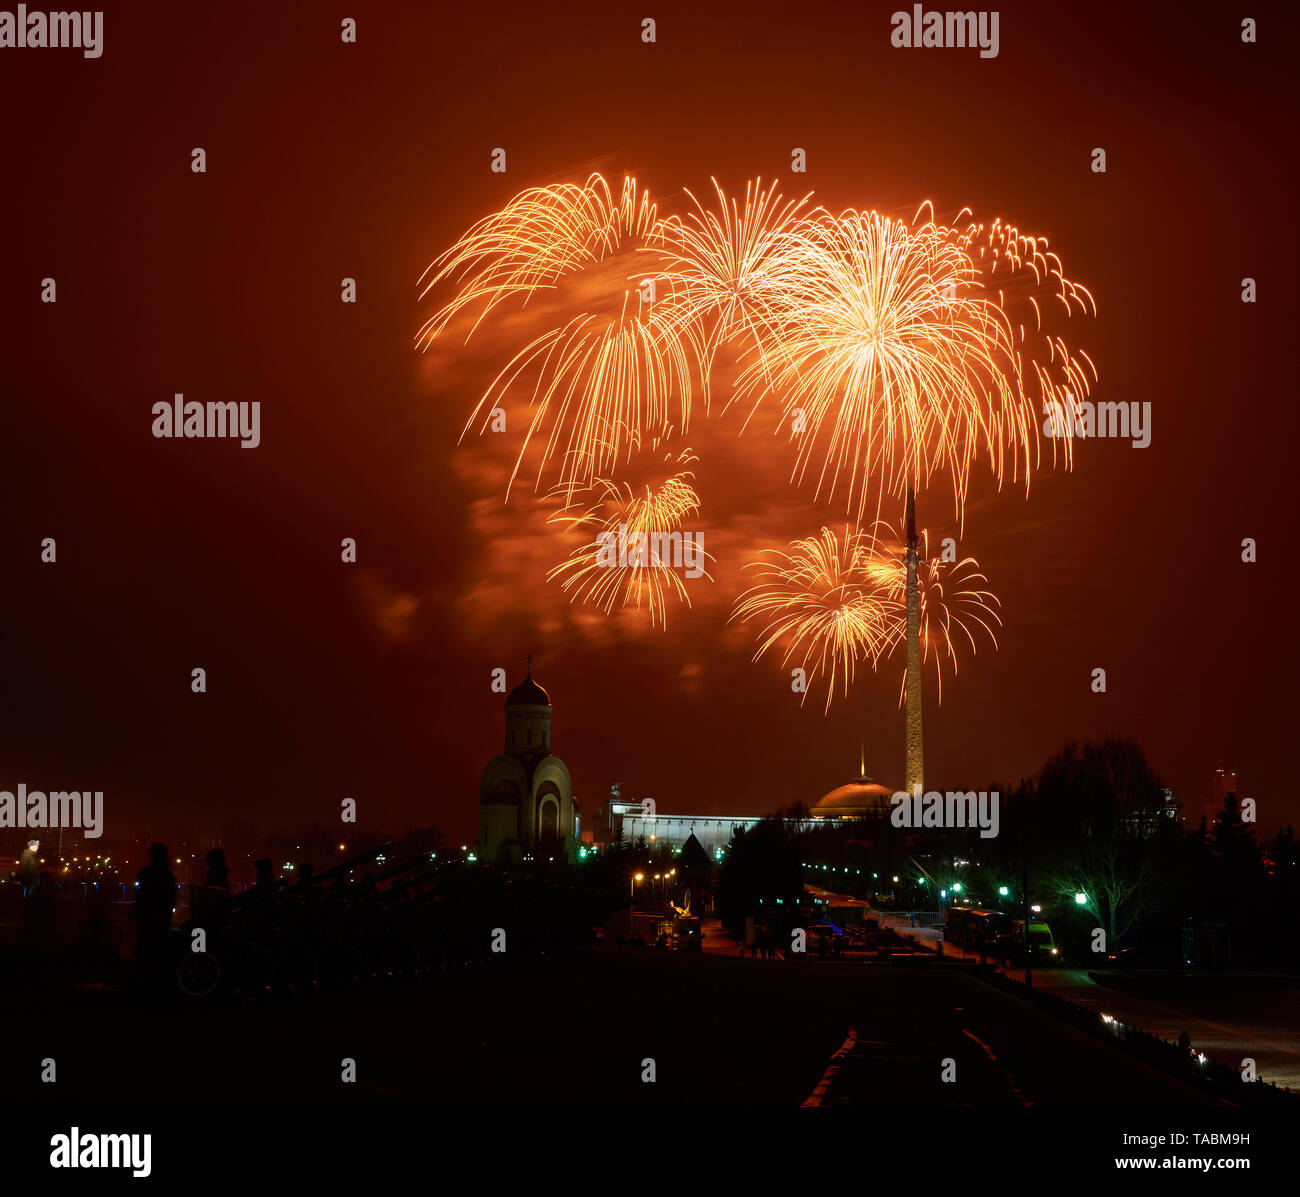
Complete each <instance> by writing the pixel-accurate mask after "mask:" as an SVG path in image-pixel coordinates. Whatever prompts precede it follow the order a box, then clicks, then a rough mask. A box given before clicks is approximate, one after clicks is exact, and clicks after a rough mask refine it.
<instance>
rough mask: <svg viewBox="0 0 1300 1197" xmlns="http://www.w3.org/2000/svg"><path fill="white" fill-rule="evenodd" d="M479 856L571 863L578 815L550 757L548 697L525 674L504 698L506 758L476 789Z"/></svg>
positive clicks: (561, 771) (560, 768)
mask: <svg viewBox="0 0 1300 1197" xmlns="http://www.w3.org/2000/svg"><path fill="white" fill-rule="evenodd" d="M478 809H479V815H478V827H479V852H480V854H481V856H482V858H483V859H485V860H493V861H519V860H522V859H523V858H525V857H527V856H534V857H548V856H555V857H561V856H563V857H566V858H572V857H573V856H574V855H575V853H576V852H577V847H578V838H579V836H580V835H581V833H582V828H581V819H582V810H581V807H580V806H579V805H578V800H577V799H576V798H575V797H574V796H573V783H572V781H571V779H570V777H569V769H568V766H567V765H565V763H564V762H563V761H562V760H560V758H559V757H558V756H555V755H554V754H553V753H552V752H551V697H550V695H549V694H547V693H546V691H545V690H543V689H542V687H541V686H539V685H538V684H537V683H536V682H535V681H533V666H532V658H531V657H530V658H529V659H528V674H527V676H526V677H525V678H524V680H523V681H522V682H520V683H519V685H517V686H516V687H515V688H514V689H513V690H511V691H510V693H509V694H508V695H506V743H505V752H503V753H502V754H501V755H500V756H496V757H493V758H492V760H491V761H489V762H488V765H487V767H486V768H485V769H484V770H483V779H482V781H481V782H480V783H479V808H478Z"/></svg>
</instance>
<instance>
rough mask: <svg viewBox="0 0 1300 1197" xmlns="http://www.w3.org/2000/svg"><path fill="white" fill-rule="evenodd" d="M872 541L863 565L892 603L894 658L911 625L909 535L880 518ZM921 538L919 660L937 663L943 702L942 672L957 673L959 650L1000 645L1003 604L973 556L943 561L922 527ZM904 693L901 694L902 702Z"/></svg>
mask: <svg viewBox="0 0 1300 1197" xmlns="http://www.w3.org/2000/svg"><path fill="white" fill-rule="evenodd" d="M868 540H869V543H870V545H871V550H870V553H869V555H868V559H867V561H866V564H865V567H864V569H865V574H866V577H867V578H868V579H869V580H870V581H871V583H872V584H874V585H875V586H876V587H878V588H879V593H880V595H881V596H882V598H883V599H884V601H885V603H886V605H887V607H888V612H889V614H888V622H889V646H888V649H887V650H886V652H885V653H884V654H883V656H882V659H890V658H892V657H893V656H894V653H895V652H896V651H898V650H900V649H901V648H902V647H903V645H904V637H905V634H906V629H907V536H906V533H905V532H904V531H903V530H902V529H901V528H896V527H894V526H893V525H891V524H887V523H879V524H877V525H875V527H873V528H872V530H871V532H870V533H869V535H868ZM918 540H919V545H918V553H917V555H918V557H919V561H918V563H917V595H918V598H919V599H920V616H921V626H920V641H921V661H922V663H923V664H928V665H932V666H933V669H934V673H935V681H936V683H937V685H938V697H939V701H940V702H942V701H943V675H944V671H945V669H948V668H951V670H952V672H953V673H954V674H956V673H957V666H958V661H959V653H964V652H965V651H966V650H967V649H969V651H970V653H971V655H972V656H973V655H974V654H975V652H976V651H977V647H978V642H979V640H981V639H983V638H985V637H987V638H988V639H989V640H990V641H991V642H992V645H993V647H994V649H996V648H997V644H998V642H997V633H996V632H995V630H994V629H995V627H1001V626H1002V618H1001V616H1000V615H999V614H998V611H999V609H1000V608H1001V605H1002V604H1001V602H1000V601H999V600H998V597H997V595H996V594H994V593H993V591H992V590H991V589H989V585H988V578H987V577H986V576H985V575H984V574H983V573H982V572H981V570H980V568H979V562H978V561H976V560H975V558H974V557H962V558H960V559H957V558H953V559H952V560H945V557H944V554H942V553H940V554H937V555H933V554H931V552H930V538H929V533H928V532H926V531H924V530H922V531H921V533H920V534H919V536H918ZM905 684H906V673H905V674H904V685H905ZM901 698H902V696H901V693H900V703H901Z"/></svg>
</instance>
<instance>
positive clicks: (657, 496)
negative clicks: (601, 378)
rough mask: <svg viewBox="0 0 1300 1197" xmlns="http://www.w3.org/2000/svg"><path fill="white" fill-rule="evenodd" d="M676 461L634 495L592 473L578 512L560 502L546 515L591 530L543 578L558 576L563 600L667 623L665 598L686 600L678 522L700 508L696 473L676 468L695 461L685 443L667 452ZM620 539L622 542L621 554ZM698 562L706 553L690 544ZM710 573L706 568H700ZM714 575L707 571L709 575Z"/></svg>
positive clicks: (564, 495)
mask: <svg viewBox="0 0 1300 1197" xmlns="http://www.w3.org/2000/svg"><path fill="white" fill-rule="evenodd" d="M667 460H668V461H670V462H671V463H672V465H673V467H674V472H673V473H671V474H670V475H669V476H668V477H667V478H666V479H665V480H664V481H663V482H662V483H660V484H659V485H658V486H650V485H647V486H646V487H645V488H644V490H643V491H642V492H641V493H640V494H635V493H634V492H633V491H632V489H631V487H629V486H627V485H626V484H623V485H621V486H620V485H619V484H618V483H615V482H614V481H613V480H611V479H598V480H597V481H596V483H595V484H594V485H593V486H592V487H591V488H590V492H591V495H592V496H594V498H595V501H594V502H593V503H592V504H591V506H589V507H588V508H587V510H586V511H583V512H581V513H580V514H576V515H575V514H574V513H573V508H572V507H565V508H562V509H561V510H560V511H558V512H557V513H556V514H555V515H553V516H552V517H551V520H552V522H559V523H565V524H567V525H568V527H569V530H571V531H574V530H583V531H590V530H593V529H594V530H595V536H594V539H592V540H591V541H589V542H588V543H586V544H583V545H581V546H579V547H578V548H576V549H575V550H574V551H573V552H572V553H571V554H570V555H569V557H568V559H567V560H565V561H562V562H561V563H560V564H559V565H557V566H556V567H555V568H554V569H552V570H551V571H550V573H548V574H547V581H555V580H557V579H560V580H561V581H560V586H561V589H562V590H563V591H564V592H565V593H566V594H570V592H571V595H570V599H569V601H570V602H571V603H572V602H583V603H590V604H592V605H594V606H596V607H598V608H600V610H602V611H604V613H605V614H606V615H608V614H609V613H610V612H611V611H612V610H613V609H614V607H615V606H619V607H632V608H635V609H637V610H640V609H641V608H642V606H643V605H644V606H645V607H646V608H647V609H648V610H649V612H650V625H651V627H654V626H655V625H656V624H661V625H662V626H664V627H667V625H668V600H669V599H670V598H676V599H679V600H681V601H682V602H685V604H686V605H687V606H688V607H689V606H690V605H691V599H690V595H689V594H688V593H687V590H686V584H685V581H684V580H683V577H682V576H680V575H679V574H678V573H677V572H676V567H679V566H682V565H683V564H685V559H684V557H685V554H684V552H683V548H684V546H683V536H682V532H683V524H684V523H685V521H686V519H687V518H688V517H690V516H692V515H696V514H698V513H699V509H700V500H699V495H698V494H697V493H696V491H695V487H694V485H693V481H694V477H695V475H694V472H693V471H691V470H689V469H682V468H680V467H682V466H686V465H689V464H690V463H691V462H693V461H695V460H696V459H695V457H694V455H693V454H692V453H691V451H690V450H689V449H686V450H684V451H683V452H682V453H680V454H678V455H677V457H676V458H672V457H671V456H670V457H669V458H667ZM556 494H557V496H559V497H562V498H564V499H565V501H566V502H568V501H569V500H570V499H571V498H572V496H570V495H568V494H567V493H566V492H565V490H564V489H563V488H561V489H560V490H559V491H557V492H556ZM620 545H622V546H624V547H625V549H626V552H625V554H623V555H622V556H620V554H619V552H618V550H619V547H620ZM694 551H695V553H696V554H697V555H698V557H699V559H700V561H699V564H700V566H701V568H702V567H703V562H704V561H709V560H712V558H711V557H710V556H709V554H708V553H706V552H704V551H703V549H702V548H700V547H699V546H698V545H695V546H694ZM701 576H703V577H705V578H709V574H708V573H707V571H705V572H703V573H702V575H701ZM709 580H710V581H712V579H711V578H709Z"/></svg>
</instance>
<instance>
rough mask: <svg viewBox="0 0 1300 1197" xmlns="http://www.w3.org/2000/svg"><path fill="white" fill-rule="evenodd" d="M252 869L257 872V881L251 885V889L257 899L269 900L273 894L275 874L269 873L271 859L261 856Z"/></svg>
mask: <svg viewBox="0 0 1300 1197" xmlns="http://www.w3.org/2000/svg"><path fill="white" fill-rule="evenodd" d="M253 867H254V868H255V869H256V870H257V880H256V881H255V882H254V883H253V889H254V891H255V892H256V893H257V896H258V897H259V898H269V897H271V895H272V894H274V893H275V874H274V873H273V872H272V871H271V867H272V866H271V858H270V857H269V856H263V857H262V859H261V860H258V861H254V863H253Z"/></svg>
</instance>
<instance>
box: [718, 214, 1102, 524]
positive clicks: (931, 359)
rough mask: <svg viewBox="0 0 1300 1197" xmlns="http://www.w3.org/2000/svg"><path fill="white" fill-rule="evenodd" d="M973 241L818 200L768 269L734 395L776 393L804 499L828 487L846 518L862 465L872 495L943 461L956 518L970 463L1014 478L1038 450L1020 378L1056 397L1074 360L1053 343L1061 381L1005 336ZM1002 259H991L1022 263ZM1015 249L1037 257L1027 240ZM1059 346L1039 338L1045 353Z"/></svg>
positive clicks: (753, 399) (918, 479) (755, 401)
mask: <svg viewBox="0 0 1300 1197" xmlns="http://www.w3.org/2000/svg"><path fill="white" fill-rule="evenodd" d="M999 229H1001V226H999ZM976 248H977V247H976V238H975V236H974V234H972V233H970V232H969V231H968V232H967V233H966V234H964V235H959V234H957V233H956V232H955V231H954V230H953V229H951V228H948V227H947V226H944V225H939V224H936V223H934V222H933V221H929V222H926V223H924V224H922V225H920V226H918V227H915V228H912V227H909V226H907V225H906V224H904V223H903V222H902V221H898V220H894V219H892V218H889V217H885V216H882V215H880V214H878V213H875V212H857V211H853V210H850V211H847V212H845V213H843V214H841V215H839V216H834V215H832V214H831V213H829V212H826V211H825V210H824V209H819V210H818V211H817V212H815V213H813V214H812V216H811V217H810V218H809V219H808V220H806V221H804V222H802V224H801V225H800V230H799V234H798V235H797V236H795V237H793V238H791V239H790V240H788V241H787V242H786V243H785V245H784V247H783V248H782V250H781V251H780V253H779V254H778V255H777V257H778V258H785V259H786V261H784V262H776V263H774V264H773V266H772V271H773V274H774V275H775V277H778V278H779V279H781V281H782V286H781V287H779V288H777V289H776V293H775V296H774V299H773V303H772V305H771V308H772V309H775V310H776V314H774V315H773V316H772V317H771V318H770V319H768V320H767V321H766V322H765V323H764V325H763V326H762V331H763V333H764V334H765V339H764V351H763V352H761V353H760V354H759V355H758V357H757V360H755V361H752V362H751V363H750V364H749V366H748V367H747V368H746V369H745V370H744V371H743V372H742V373H741V375H740V377H739V378H738V379H737V385H736V392H735V399H736V401H738V402H742V403H744V402H749V403H750V404H751V405H752V409H753V410H756V409H757V407H758V405H759V404H760V403H762V402H763V401H764V400H766V399H768V398H769V397H771V396H778V397H779V399H778V401H779V402H780V404H781V407H782V415H783V423H786V422H787V421H788V423H786V426H787V427H788V429H789V432H790V435H791V437H792V439H793V440H794V442H795V444H796V447H797V455H796V460H795V465H794V470H793V476H794V479H795V480H796V481H798V482H802V481H804V480H805V477H806V476H807V475H808V474H809V472H810V471H811V472H812V473H813V474H814V476H815V484H816V496H817V497H818V498H821V497H823V496H825V497H826V498H828V499H833V498H834V496H835V495H836V494H837V493H838V492H840V491H841V489H842V490H843V492H844V494H845V496H846V505H847V510H848V511H849V512H850V513H854V512H856V516H857V518H858V520H859V521H860V520H861V518H862V516H863V514H864V513H865V510H866V506H867V502H868V497H869V494H870V491H871V479H872V478H873V477H875V478H876V479H877V482H876V497H877V505H879V503H880V502H881V501H882V500H883V498H884V497H885V496H886V495H893V496H896V497H901V496H902V494H903V493H904V492H905V491H906V489H907V488H908V487H913V488H915V489H917V490H921V489H924V487H925V486H926V485H927V483H928V481H929V479H930V476H931V475H932V474H934V473H937V472H941V471H946V472H948V473H949V474H950V475H951V479H952V487H953V501H954V507H955V510H956V513H957V515H958V518H959V519H960V518H961V516H962V513H963V509H964V503H965V497H966V493H967V488H968V485H969V477H970V470H971V467H972V464H973V463H974V462H975V461H977V460H981V459H983V460H986V461H987V463H988V466H989V468H990V469H991V471H992V473H993V474H994V476H995V477H996V478H997V480H998V483H999V485H1001V483H1002V482H1003V480H1004V478H1006V477H1010V478H1012V479H1016V478H1018V477H1021V476H1023V478H1024V480H1025V485H1026V487H1027V486H1028V484H1029V477H1030V471H1031V469H1032V468H1033V467H1034V466H1036V465H1037V461H1038V428H1037V422H1036V418H1035V399H1036V396H1035V393H1034V392H1035V385H1036V386H1037V390H1038V391H1039V392H1040V393H1043V392H1044V391H1046V393H1050V394H1051V395H1052V396H1056V397H1059V396H1061V395H1062V394H1064V393H1065V392H1066V391H1068V390H1069V388H1070V385H1074V386H1077V385H1078V384H1079V375H1078V371H1079V370H1081V369H1082V366H1081V364H1080V363H1079V361H1078V359H1075V358H1070V357H1069V356H1068V355H1066V361H1067V362H1068V363H1071V366H1070V367H1067V368H1066V378H1065V381H1062V380H1061V378H1060V377H1053V376H1052V371H1051V370H1050V369H1045V368H1044V367H1043V366H1042V364H1041V363H1040V361H1039V359H1038V358H1037V357H1035V356H1034V353H1033V351H1034V350H1038V352H1039V353H1040V354H1041V352H1042V346H1041V345H1031V344H1030V343H1029V342H1028V341H1027V340H1026V339H1025V338H1024V337H1023V335H1022V336H1021V337H1020V338H1017V335H1016V331H1015V328H1014V327H1013V325H1012V322H1011V320H1010V319H1009V318H1008V316H1007V314H1006V312H1005V311H1004V310H1003V308H1002V306H1001V305H1000V303H999V302H998V300H997V299H996V298H995V297H994V294H993V292H992V291H991V290H990V288H989V286H988V283H987V281H986V278H985V276H986V274H988V273H989V272H990V266H992V265H993V264H994V259H993V258H992V257H989V259H988V262H983V261H982V259H980V257H979V255H978V253H975V252H973V251H974V250H975V249H976ZM1040 256H1041V255H1040ZM1013 257H1014V255H1012V254H1010V253H1005V254H1004V255H999V258H998V260H999V261H1000V260H1003V258H1005V260H1006V261H1007V262H1008V266H1007V270H1008V271H1010V270H1011V269H1012V267H1013V266H1014V265H1015V263H1016V262H1019V263H1020V265H1021V269H1022V270H1023V268H1024V261H1023V259H1019V258H1014V261H1013ZM1028 260H1029V263H1030V264H1031V265H1032V266H1034V267H1037V264H1038V257H1036V256H1035V255H1034V253H1032V252H1031V253H1030V255H1029V259H1028ZM1043 260H1044V261H1049V267H1048V270H1047V273H1046V276H1045V277H1048V278H1051V277H1052V275H1051V267H1050V260H1048V259H1045V258H1044V259H1043ZM1024 273H1025V276H1026V277H1027V276H1028V274H1029V273H1030V271H1025V272H1024ZM1022 332H1023V330H1022ZM1063 348H1064V347H1063V346H1060V345H1058V344H1057V343H1056V342H1054V341H1052V342H1047V353H1048V355H1049V366H1050V365H1054V364H1056V356H1055V355H1056V354H1057V353H1058V352H1060V351H1061V350H1062V349H1063ZM1058 374H1059V371H1058ZM1027 377H1028V378H1030V379H1031V380H1033V381H1032V382H1031V383H1030V385H1029V386H1028V387H1027V386H1026V378H1027ZM753 410H751V416H752V415H753Z"/></svg>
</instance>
